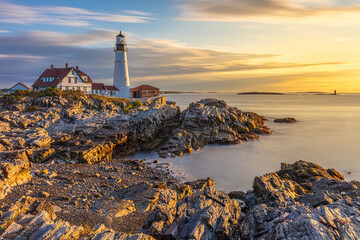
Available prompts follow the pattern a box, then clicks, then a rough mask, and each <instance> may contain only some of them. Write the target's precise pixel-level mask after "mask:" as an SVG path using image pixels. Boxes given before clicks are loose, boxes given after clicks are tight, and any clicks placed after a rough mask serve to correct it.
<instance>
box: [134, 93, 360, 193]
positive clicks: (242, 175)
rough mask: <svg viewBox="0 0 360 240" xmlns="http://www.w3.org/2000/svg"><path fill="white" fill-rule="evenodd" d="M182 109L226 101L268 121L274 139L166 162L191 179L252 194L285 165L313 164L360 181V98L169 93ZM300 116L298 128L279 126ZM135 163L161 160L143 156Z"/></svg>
mask: <svg viewBox="0 0 360 240" xmlns="http://www.w3.org/2000/svg"><path fill="white" fill-rule="evenodd" d="M166 97H167V100H169V101H175V102H176V103H177V105H178V106H180V107H181V110H184V109H185V108H186V107H187V106H188V105H189V103H191V102H194V101H198V100H200V99H203V98H208V97H211V98H217V99H221V100H225V101H226V102H227V104H228V105H230V106H234V107H237V108H239V109H241V110H243V111H251V112H256V113H258V114H260V115H263V116H265V117H267V118H268V119H269V120H270V121H268V122H266V125H267V126H268V127H270V128H271V129H272V130H273V131H274V134H272V135H269V136H261V139H260V140H257V141H253V142H243V144H239V145H212V146H206V147H205V148H203V149H202V150H200V151H199V152H196V153H193V154H189V155H185V156H183V157H177V158H173V159H166V160H161V162H171V168H172V170H173V171H174V172H175V173H176V174H178V175H179V176H182V177H183V178H185V179H186V180H192V179H198V178H205V177H211V178H213V179H214V180H215V181H216V186H217V188H218V189H223V190H227V191H232V190H243V191H246V190H249V189H251V186H252V182H253V179H254V177H255V176H259V175H263V174H265V173H268V172H273V171H276V170H278V169H279V168H280V163H282V162H287V163H293V162H295V161H297V160H300V159H302V160H306V161H312V162H315V163H317V164H319V165H322V166H323V167H326V168H335V169H336V170H338V171H340V172H341V173H342V174H343V175H344V176H345V178H346V179H347V180H360V136H359V134H360V95H359V94H350V95H336V96H332V95H309V94H308V95H305V94H303V95H301V94H299V95H297V94H291V95H236V94H168V95H166ZM278 117H294V118H296V119H297V120H298V123H295V124H281V123H274V122H273V121H274V119H275V118H278ZM130 158H133V159H142V158H146V159H149V160H153V159H159V158H158V157H157V155H156V154H155V153H138V154H136V155H134V156H130Z"/></svg>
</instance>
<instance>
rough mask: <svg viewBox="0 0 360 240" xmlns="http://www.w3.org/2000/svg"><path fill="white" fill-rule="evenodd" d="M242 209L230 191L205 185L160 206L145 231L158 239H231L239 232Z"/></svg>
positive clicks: (146, 223) (147, 220) (148, 221)
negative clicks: (222, 190) (181, 197)
mask: <svg viewBox="0 0 360 240" xmlns="http://www.w3.org/2000/svg"><path fill="white" fill-rule="evenodd" d="M174 203H175V204H174ZM240 213H241V208H240V207H239V204H238V203H237V202H236V201H232V200H230V198H229V197H228V195H227V194H224V193H221V192H218V191H215V189H214V188H212V187H205V188H204V189H203V190H202V191H199V192H197V193H195V194H192V195H190V196H186V197H185V198H183V199H181V200H179V201H176V200H175V202H173V204H172V206H171V205H165V206H164V205H159V206H157V207H156V209H155V211H154V212H153V213H152V214H151V215H150V216H149V217H148V218H147V219H146V221H145V224H144V226H143V228H142V231H143V232H145V233H147V234H150V235H152V236H154V237H155V238H158V239H229V238H232V237H235V235H236V234H237V232H236V230H237V227H238V219H239V217H240Z"/></svg>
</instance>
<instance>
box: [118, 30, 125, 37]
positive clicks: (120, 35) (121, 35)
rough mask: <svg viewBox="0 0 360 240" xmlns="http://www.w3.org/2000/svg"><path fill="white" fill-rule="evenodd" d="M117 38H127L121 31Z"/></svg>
mask: <svg viewBox="0 0 360 240" xmlns="http://www.w3.org/2000/svg"><path fill="white" fill-rule="evenodd" d="M116 37H121V38H123V37H125V36H124V35H123V34H122V33H121V31H120V33H119V34H118V35H117V36H116Z"/></svg>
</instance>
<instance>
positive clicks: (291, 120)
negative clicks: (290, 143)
mask: <svg viewBox="0 0 360 240" xmlns="http://www.w3.org/2000/svg"><path fill="white" fill-rule="evenodd" d="M274 122H276V123H296V122H297V120H296V119H295V118H291V117H286V118H276V119H275V120H274Z"/></svg>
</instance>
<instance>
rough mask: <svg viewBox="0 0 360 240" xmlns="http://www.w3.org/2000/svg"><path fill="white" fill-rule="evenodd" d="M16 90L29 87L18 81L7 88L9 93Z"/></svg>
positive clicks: (26, 89)
mask: <svg viewBox="0 0 360 240" xmlns="http://www.w3.org/2000/svg"><path fill="white" fill-rule="evenodd" d="M16 90H25V91H30V90H31V88H29V87H28V86H26V85H25V84H23V83H21V82H19V83H17V84H15V85H14V86H12V87H11V88H9V93H13V92H15V91H16Z"/></svg>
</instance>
